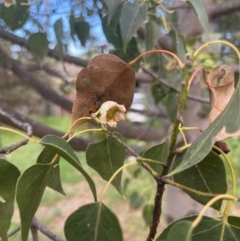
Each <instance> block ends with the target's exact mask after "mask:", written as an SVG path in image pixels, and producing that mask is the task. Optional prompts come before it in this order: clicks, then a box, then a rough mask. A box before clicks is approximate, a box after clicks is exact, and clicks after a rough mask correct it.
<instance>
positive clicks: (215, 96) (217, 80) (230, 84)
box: [207, 65, 240, 141]
mask: <svg viewBox="0 0 240 241" xmlns="http://www.w3.org/2000/svg"><path fill="white" fill-rule="evenodd" d="M207 84H208V87H209V90H210V104H211V111H210V114H209V120H210V123H212V122H213V121H214V120H215V119H216V118H217V117H218V116H219V114H220V113H221V112H222V111H223V110H224V109H225V107H226V106H227V104H228V103H229V101H230V99H231V98H232V95H233V93H234V90H235V88H234V71H233V69H232V68H230V67H229V66H227V65H219V66H217V67H215V68H213V69H212V70H211V71H210V73H209V74H208V77H207ZM239 135H240V131H237V132H235V133H227V132H226V131H225V128H224V129H222V130H221V131H220V132H219V133H218V135H217V136H216V140H217V141H219V140H222V139H225V138H227V137H230V136H239Z"/></svg>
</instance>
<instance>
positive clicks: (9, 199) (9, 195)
mask: <svg viewBox="0 0 240 241" xmlns="http://www.w3.org/2000/svg"><path fill="white" fill-rule="evenodd" d="M19 176H20V171H19V170H18V168H17V167H15V166H14V165H13V164H11V163H10V162H8V161H6V160H3V159H0V213H1V215H0V237H1V238H2V240H3V241H7V240H8V238H7V231H8V229H9V227H10V224H11V219H12V215H13V210H14V198H15V189H16V184H17V180H18V178H19Z"/></svg>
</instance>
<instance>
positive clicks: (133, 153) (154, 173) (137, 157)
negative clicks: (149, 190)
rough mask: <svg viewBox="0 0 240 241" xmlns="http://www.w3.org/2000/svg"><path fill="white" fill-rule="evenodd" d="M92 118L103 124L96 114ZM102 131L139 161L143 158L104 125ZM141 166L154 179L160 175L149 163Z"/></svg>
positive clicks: (142, 163) (143, 163)
mask: <svg viewBox="0 0 240 241" xmlns="http://www.w3.org/2000/svg"><path fill="white" fill-rule="evenodd" d="M91 118H92V119H93V120H95V121H96V122H97V123H99V124H101V122H100V121H99V119H98V118H97V117H96V116H95V114H94V113H92V114H91ZM102 130H103V131H104V132H106V133H107V134H108V135H110V136H112V137H113V138H114V139H115V140H116V141H118V142H119V143H120V144H121V145H122V146H123V147H125V149H126V150H128V151H129V152H130V153H131V154H132V155H133V156H135V157H136V159H137V160H138V159H139V158H141V157H140V156H139V155H138V154H137V153H136V152H135V151H134V150H133V149H132V148H131V147H129V146H127V145H126V144H125V143H124V142H123V141H122V140H121V139H119V138H118V137H117V136H116V135H114V134H113V133H112V132H111V131H109V130H108V129H107V128H106V127H104V126H103V125H102ZM139 163H140V164H141V166H142V167H143V168H145V169H146V170H147V171H148V172H149V173H150V174H151V175H152V176H153V177H155V176H157V175H158V173H157V172H155V171H154V170H153V169H152V168H151V167H150V166H149V165H148V164H147V163H145V162H142V161H139Z"/></svg>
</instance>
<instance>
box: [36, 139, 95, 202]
mask: <svg viewBox="0 0 240 241" xmlns="http://www.w3.org/2000/svg"><path fill="white" fill-rule="evenodd" d="M39 143H40V144H42V145H44V146H47V147H48V148H49V149H51V150H52V151H53V152H55V153H57V154H58V155H59V156H61V157H63V158H64V159H65V160H66V161H68V162H69V163H70V164H71V165H72V166H74V167H75V168H76V169H77V170H78V171H79V172H81V173H82V175H83V176H84V177H85V178H86V180H87V182H88V184H89V186H90V188H91V191H92V193H93V196H94V200H95V201H96V200H97V192H96V187H95V184H94V182H93V180H92V178H91V177H90V176H89V175H88V173H87V172H86V171H85V170H84V169H83V167H82V166H81V164H80V162H79V160H78V158H77V156H76V154H75V153H74V151H73V149H72V147H71V146H70V145H69V144H68V143H67V142H66V141H65V140H64V139H62V138H60V137H57V136H53V135H47V136H44V137H43V138H42V139H41V140H40V142H39Z"/></svg>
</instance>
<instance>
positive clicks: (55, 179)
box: [37, 147, 66, 195]
mask: <svg viewBox="0 0 240 241" xmlns="http://www.w3.org/2000/svg"><path fill="white" fill-rule="evenodd" d="M56 155H57V154H56V153H55V152H53V151H51V149H49V148H48V147H44V149H43V151H42V152H41V153H40V155H39V156H38V159H37V163H39V164H50V163H51V162H52V160H53V159H54V157H55V156H56ZM57 158H58V160H57V161H56V162H55V163H56V164H55V165H54V166H53V168H52V169H51V173H50V175H49V179H48V184H47V186H48V187H50V188H52V189H53V190H55V191H57V192H59V193H61V194H63V195H66V194H65V192H64V190H63V188H62V183H61V177H60V167H59V156H58V157H57Z"/></svg>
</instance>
